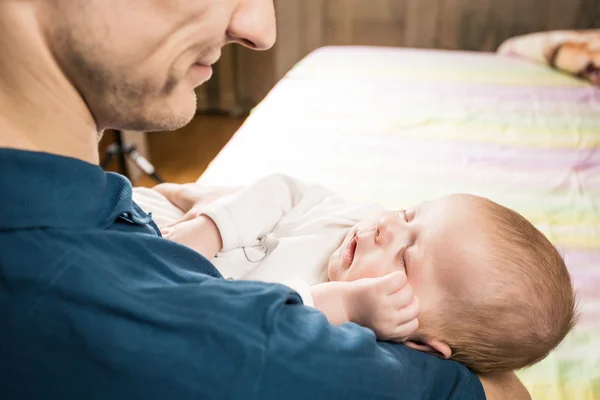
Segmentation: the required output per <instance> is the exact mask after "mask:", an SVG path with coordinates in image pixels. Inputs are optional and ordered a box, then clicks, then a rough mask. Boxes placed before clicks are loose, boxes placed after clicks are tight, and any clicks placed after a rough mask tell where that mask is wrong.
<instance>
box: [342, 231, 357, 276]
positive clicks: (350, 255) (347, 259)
mask: <svg viewBox="0 0 600 400" xmlns="http://www.w3.org/2000/svg"><path fill="white" fill-rule="evenodd" d="M356 245H357V243H356V234H354V236H353V237H352V239H350V241H349V242H348V244H347V245H346V249H345V250H344V264H346V266H347V267H348V268H350V266H351V265H352V262H353V261H354V254H355V253H356Z"/></svg>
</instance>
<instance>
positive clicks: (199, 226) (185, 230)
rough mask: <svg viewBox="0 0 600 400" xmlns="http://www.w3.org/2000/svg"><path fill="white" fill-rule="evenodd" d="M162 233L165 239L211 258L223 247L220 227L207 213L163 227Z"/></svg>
mask: <svg viewBox="0 0 600 400" xmlns="http://www.w3.org/2000/svg"><path fill="white" fill-rule="evenodd" d="M161 233H162V235H163V237H164V238H165V239H168V240H170V241H172V242H176V243H179V244H182V245H184V246H187V247H189V248H191V249H193V250H196V251H197V252H198V253H200V254H202V255H203V256H204V257H206V258H207V259H209V260H212V259H213V258H214V257H215V255H216V254H217V252H219V250H221V248H222V247H223V243H222V241H221V233H220V232H219V228H217V226H216V225H215V223H214V222H213V220H212V219H210V218H208V217H207V216H205V215H200V216H198V217H196V218H194V219H191V220H188V221H184V222H179V223H177V224H175V225H173V226H170V227H168V228H162V230H161Z"/></svg>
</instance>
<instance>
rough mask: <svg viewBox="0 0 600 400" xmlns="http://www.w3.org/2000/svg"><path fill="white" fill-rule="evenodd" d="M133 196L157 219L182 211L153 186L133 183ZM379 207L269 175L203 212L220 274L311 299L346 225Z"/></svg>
mask: <svg viewBox="0 0 600 400" xmlns="http://www.w3.org/2000/svg"><path fill="white" fill-rule="evenodd" d="M152 192H153V193H152ZM133 197H134V200H135V201H136V203H137V204H138V205H139V206H140V207H142V209H144V210H145V211H146V212H152V213H153V216H154V218H155V221H156V222H157V223H158V224H159V225H161V224H164V223H169V222H171V221H174V220H175V219H176V218H178V216H180V215H181V211H179V210H178V209H177V208H176V207H174V206H173V205H172V204H171V203H170V202H169V201H168V200H166V199H165V198H164V197H162V196H161V195H160V194H158V193H156V192H154V191H149V190H147V189H135V190H134V196H133ZM382 210H384V208H383V207H382V206H380V205H377V204H358V205H357V204H354V205H351V204H347V203H346V202H344V200H343V199H341V198H340V197H339V196H337V195H335V194H334V193H333V192H331V191H330V190H328V189H326V188H324V187H322V186H319V185H311V184H307V183H304V182H302V181H299V180H297V179H294V178H291V177H289V176H285V175H271V176H268V177H266V178H263V179H261V180H259V181H257V182H256V183H254V184H251V185H250V186H248V187H246V188H244V189H241V190H240V191H238V192H236V193H234V194H231V195H229V196H226V197H223V198H221V199H219V200H217V201H215V202H214V203H212V204H210V205H208V206H207V207H206V208H205V209H204V210H202V213H203V214H206V215H207V216H209V217H210V218H211V219H212V220H213V221H214V222H215V224H216V225H217V227H218V228H219V231H220V232H221V238H222V240H223V249H222V250H221V251H220V252H219V253H218V254H217V257H216V258H215V259H214V260H213V263H214V265H215V266H216V267H217V269H218V270H219V272H221V274H222V275H223V276H224V277H225V278H230V279H235V280H259V281H266V282H276V283H282V284H285V285H287V286H289V287H291V288H293V289H295V290H296V291H298V293H299V294H300V295H301V296H302V298H303V300H304V302H305V304H306V305H312V297H311V296H310V288H309V287H310V286H311V285H315V284H318V283H322V282H325V281H327V280H328V279H327V264H328V261H329V257H330V256H331V254H333V252H334V251H335V250H336V249H337V248H338V247H339V245H340V244H341V243H342V241H343V239H344V237H345V236H346V234H347V232H348V230H349V229H350V228H351V227H352V226H354V225H355V224H356V223H357V222H358V221H360V220H361V219H363V218H365V217H368V216H369V215H370V214H372V213H374V212H379V211H382Z"/></svg>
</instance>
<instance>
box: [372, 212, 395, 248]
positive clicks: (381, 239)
mask: <svg viewBox="0 0 600 400" xmlns="http://www.w3.org/2000/svg"><path fill="white" fill-rule="evenodd" d="M400 234H401V224H400V220H399V218H398V217H397V216H395V215H386V216H385V217H383V218H381V219H380V220H379V223H378V224H377V243H379V244H380V245H382V246H386V245H389V244H392V243H394V242H395V241H397V240H398V239H399V236H400Z"/></svg>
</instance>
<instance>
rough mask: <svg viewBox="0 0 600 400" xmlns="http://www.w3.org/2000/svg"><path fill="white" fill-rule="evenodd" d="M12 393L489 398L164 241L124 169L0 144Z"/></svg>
mask: <svg viewBox="0 0 600 400" xmlns="http://www.w3.org/2000/svg"><path fill="white" fill-rule="evenodd" d="M0 398H2V399H3V400H7V399H45V398H47V399H238V398H239V399H257V400H258V399H307V398H310V399H313V400H318V399H341V398H344V399H407V400H416V399H435V400H439V399H473V400H474V399H484V398H485V396H484V394H483V389H482V387H481V384H480V382H479V380H478V379H477V377H476V376H475V375H473V374H472V373H471V372H469V371H468V370H467V369H466V368H465V367H463V366H461V365H459V364H457V363H455V362H452V361H444V360H439V359H437V358H435V357H432V356H429V355H426V354H423V353H420V352H416V351H413V350H411V349H408V348H406V347H405V346H402V345H398V344H388V343H379V342H377V341H376V340H375V337H374V335H373V333H372V332H371V331H370V330H368V329H364V328H361V327H359V326H357V325H354V324H345V325H343V326H341V327H334V326H331V325H330V324H328V323H327V321H326V319H325V317H324V316H323V315H322V314H321V313H319V312H318V311H316V310H313V309H310V308H308V307H304V306H303V305H302V303H301V299H300V297H299V296H298V294H297V293H295V292H294V291H292V290H290V289H288V288H286V287H284V286H280V285H274V284H265V283H258V282H241V281H240V282H231V281H227V280H224V279H222V278H221V276H220V275H219V273H218V271H217V270H216V269H215V268H214V267H213V265H212V264H211V263H210V262H209V261H207V260H206V259H205V258H203V257H202V256H201V255H199V254H198V253H196V252H194V251H193V250H190V249H188V248H185V247H183V246H179V245H177V244H175V243H172V242H169V241H167V240H165V239H163V238H161V237H160V233H159V232H158V229H157V227H156V226H155V224H154V223H153V222H152V221H151V218H150V217H149V216H148V215H146V214H145V213H144V212H143V211H142V210H140V209H139V208H138V207H137V206H136V205H135V204H134V203H133V201H132V199H131V186H130V184H129V182H128V181H127V180H126V179H125V178H123V177H121V176H119V175H116V174H111V173H104V172H103V171H102V170H101V169H100V168H99V167H98V166H95V165H91V164H87V163H85V162H82V161H78V160H75V159H70V158H65V157H59V156H54V155H49V154H43V153H33V152H24V151H16V150H8V149H0Z"/></svg>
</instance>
